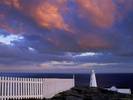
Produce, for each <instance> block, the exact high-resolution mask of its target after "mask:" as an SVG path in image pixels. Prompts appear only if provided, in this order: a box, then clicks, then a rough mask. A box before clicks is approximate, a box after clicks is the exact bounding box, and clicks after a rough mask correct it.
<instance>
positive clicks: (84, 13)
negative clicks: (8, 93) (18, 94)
mask: <svg viewBox="0 0 133 100" xmlns="http://www.w3.org/2000/svg"><path fill="white" fill-rule="evenodd" d="M132 4H133V0H117V1H114V0H0V36H1V35H6V36H7V35H11V34H15V35H21V36H23V37H24V39H23V40H22V41H19V42H18V41H13V43H14V46H9V45H8V46H7V45H4V44H1V43H0V63H1V64H2V63H4V64H8V63H9V64H11V63H12V64H15V63H16V64H18V65H19V64H20V63H21V64H27V63H28V61H29V63H36V64H40V63H43V62H46V61H52V60H55V61H74V62H76V61H79V62H80V61H81V62H87V61H92V62H93V61H95V62H104V60H105V62H106V61H107V62H123V61H124V60H125V62H128V61H131V60H130V59H131V57H132V55H133V45H132V43H133V6H132ZM29 48H30V49H29ZM68 52H69V53H70V54H72V55H71V56H70V55H67V53H68ZM83 52H98V53H99V52H102V53H103V55H104V56H99V57H89V56H88V57H80V58H73V53H75V54H79V53H83ZM106 52H110V53H111V54H112V55H110V56H108V55H107V53H106ZM100 58H103V60H99V59H100Z"/></svg>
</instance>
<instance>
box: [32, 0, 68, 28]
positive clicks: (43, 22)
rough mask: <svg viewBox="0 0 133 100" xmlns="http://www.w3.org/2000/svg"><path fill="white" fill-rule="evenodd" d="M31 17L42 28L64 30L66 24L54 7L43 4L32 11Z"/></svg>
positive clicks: (57, 9)
mask: <svg viewBox="0 0 133 100" xmlns="http://www.w3.org/2000/svg"><path fill="white" fill-rule="evenodd" d="M32 17H33V18H34V19H35V21H36V22H37V23H38V24H39V25H40V26H42V27H46V28H50V29H51V28H58V29H65V28H66V24H65V22H64V20H63V17H62V15H61V13H60V11H59V8H58V7H57V6H56V5H53V4H50V3H48V2H45V3H43V4H41V5H39V6H38V7H37V8H35V9H34V13H33V14H32Z"/></svg>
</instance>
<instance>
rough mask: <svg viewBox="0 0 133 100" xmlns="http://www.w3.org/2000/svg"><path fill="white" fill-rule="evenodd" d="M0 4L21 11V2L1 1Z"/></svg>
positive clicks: (18, 0)
mask: <svg viewBox="0 0 133 100" xmlns="http://www.w3.org/2000/svg"><path fill="white" fill-rule="evenodd" d="M0 3H2V4H5V5H7V6H10V7H15V8H17V9H21V4H20V0H0Z"/></svg>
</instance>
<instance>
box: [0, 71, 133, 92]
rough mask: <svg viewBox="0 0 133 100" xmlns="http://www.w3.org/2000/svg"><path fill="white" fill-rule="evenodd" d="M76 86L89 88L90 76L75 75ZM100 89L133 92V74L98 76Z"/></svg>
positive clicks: (45, 75)
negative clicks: (122, 89) (119, 89)
mask: <svg viewBox="0 0 133 100" xmlns="http://www.w3.org/2000/svg"><path fill="white" fill-rule="evenodd" d="M0 76H8V77H27V78H32V77H34V78H72V77H73V74H61V73H0ZM74 76H75V85H76V86H89V80H90V74H74ZM96 79H97V83H98V86H99V87H102V88H108V87H111V86H116V87H118V88H130V89H131V90H132V91H133V74H132V73H128V74H125V73H124V74H122V73H119V74H116V73H115V74H96Z"/></svg>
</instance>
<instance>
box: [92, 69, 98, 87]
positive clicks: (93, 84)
mask: <svg viewBox="0 0 133 100" xmlns="http://www.w3.org/2000/svg"><path fill="white" fill-rule="evenodd" d="M90 87H97V81H96V75H95V71H94V70H92V71H91V76H90Z"/></svg>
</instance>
